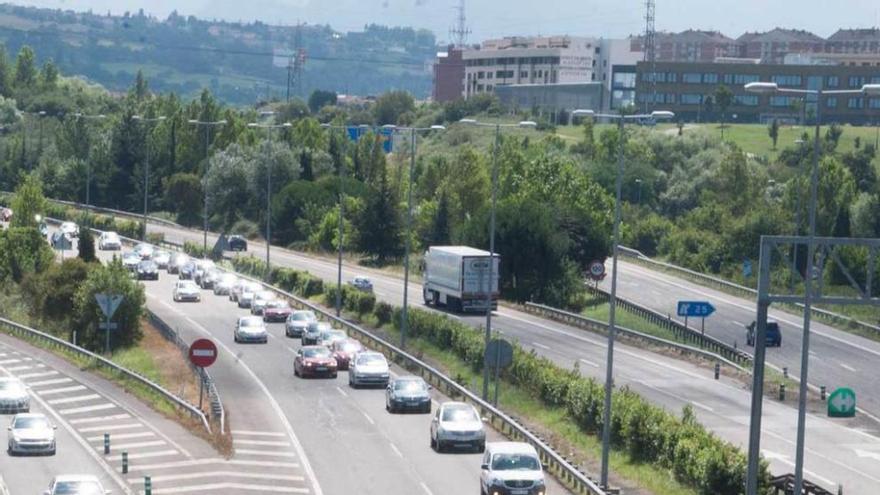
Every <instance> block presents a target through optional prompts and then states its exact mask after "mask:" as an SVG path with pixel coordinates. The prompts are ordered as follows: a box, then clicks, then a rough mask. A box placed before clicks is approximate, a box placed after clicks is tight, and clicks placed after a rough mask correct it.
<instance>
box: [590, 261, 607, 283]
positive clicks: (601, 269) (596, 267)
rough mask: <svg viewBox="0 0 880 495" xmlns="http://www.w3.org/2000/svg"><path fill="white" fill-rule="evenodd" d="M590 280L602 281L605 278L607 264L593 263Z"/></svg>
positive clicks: (591, 264)
mask: <svg viewBox="0 0 880 495" xmlns="http://www.w3.org/2000/svg"><path fill="white" fill-rule="evenodd" d="M590 278H592V279H593V280H602V279H604V278H605V263H602V262H601V261H598V260H596V261H593V262H592V263H590Z"/></svg>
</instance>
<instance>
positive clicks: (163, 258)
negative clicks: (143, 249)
mask: <svg viewBox="0 0 880 495" xmlns="http://www.w3.org/2000/svg"><path fill="white" fill-rule="evenodd" d="M153 261H155V262H156V264H157V265H159V268H161V269H163V270H167V269H168V263H170V262H171V253H169V252H168V251H156V252H155V253H153Z"/></svg>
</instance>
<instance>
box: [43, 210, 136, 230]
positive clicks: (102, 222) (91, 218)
mask: <svg viewBox="0 0 880 495" xmlns="http://www.w3.org/2000/svg"><path fill="white" fill-rule="evenodd" d="M46 216H48V217H52V218H57V219H58V220H68V221H75V222H77V223H79V224H80V225H86V224H87V225H90V226H91V227H92V228H94V229H98V230H107V231H113V232H116V233H118V234H119V235H121V236H123V237H130V238H132V239H140V237H141V228H142V227H141V225H142V224H141V222H137V221H134V220H124V219H121V218H116V217H113V216H108V215H95V214H91V213H86V212H83V211H81V210H77V209H75V208H68V207H66V206H63V205H59V204H55V203H49V205H48V206H47V207H46Z"/></svg>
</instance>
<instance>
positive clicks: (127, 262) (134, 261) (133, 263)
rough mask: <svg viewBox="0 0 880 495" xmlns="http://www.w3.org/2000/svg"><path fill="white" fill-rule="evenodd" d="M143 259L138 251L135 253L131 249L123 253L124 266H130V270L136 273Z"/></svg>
mask: <svg viewBox="0 0 880 495" xmlns="http://www.w3.org/2000/svg"><path fill="white" fill-rule="evenodd" d="M141 261H143V260H142V259H141V257H140V256H138V254H137V253H133V252H131V251H129V252H127V253H123V254H122V266H124V267H126V268H128V270H129V271H130V272H132V273H134V272H135V271H136V270H137V267H138V265H139V264H140V262H141Z"/></svg>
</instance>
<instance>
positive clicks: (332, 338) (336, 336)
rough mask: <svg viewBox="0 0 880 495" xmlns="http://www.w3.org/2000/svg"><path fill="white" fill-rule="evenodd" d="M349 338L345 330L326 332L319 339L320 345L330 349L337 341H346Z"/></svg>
mask: <svg viewBox="0 0 880 495" xmlns="http://www.w3.org/2000/svg"><path fill="white" fill-rule="evenodd" d="M347 338H348V335H347V334H346V333H345V330H325V331H323V332H321V336H320V337H318V344H319V345H322V346H324V347H327V348H328V349H329V348H330V346H332V345H333V343H334V342H336V341H337V340H345V339H347Z"/></svg>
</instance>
